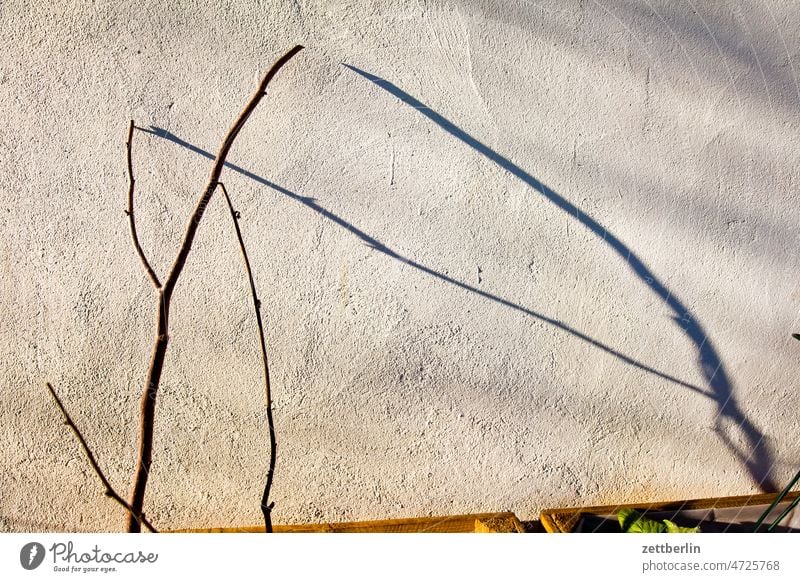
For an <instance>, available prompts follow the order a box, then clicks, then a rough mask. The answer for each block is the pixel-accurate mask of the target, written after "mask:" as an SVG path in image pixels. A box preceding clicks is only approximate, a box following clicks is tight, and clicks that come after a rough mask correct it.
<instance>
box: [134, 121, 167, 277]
mask: <svg viewBox="0 0 800 582" xmlns="http://www.w3.org/2000/svg"><path fill="white" fill-rule="evenodd" d="M134 129H136V126H135V125H134V124H133V119H131V124H130V125H129V126H128V141H127V142H126V144H125V145H126V147H127V150H128V184H129V185H128V210H126V211H125V214H127V215H128V222H130V225H131V237H132V238H133V246H134V247H136V252H137V253H138V255H139V259H140V260H141V261H142V266H143V267H144V270H145V271H147V276H148V277H150V280H151V281H152V282H153V285H155V287H156V289H160V288H161V282H160V281H159V280H158V275H156V272H155V271H154V270H153V267H151V266H150V262H149V261H148V260H147V257H146V256H145V254H144V250H143V249H142V245H140V244H139V235H137V234H136V219H135V218H134V215H133V190H134V186H135V184H136V180H135V179H134V178H133V130H134Z"/></svg>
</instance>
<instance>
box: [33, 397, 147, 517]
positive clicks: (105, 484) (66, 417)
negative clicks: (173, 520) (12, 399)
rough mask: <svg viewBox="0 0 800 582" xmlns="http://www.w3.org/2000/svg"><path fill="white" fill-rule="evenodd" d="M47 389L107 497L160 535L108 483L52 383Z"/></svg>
mask: <svg viewBox="0 0 800 582" xmlns="http://www.w3.org/2000/svg"><path fill="white" fill-rule="evenodd" d="M47 389H48V390H49V391H50V395H51V396H52V397H53V399H54V400H55V401H56V404H57V405H58V408H59V409H60V410H61V414H63V415H64V424H66V425H67V426H69V427H70V428H71V429H72V432H74V433H75V436H76V437H78V441H79V442H80V443H81V447H83V452H85V453H86V456H87V457H88V458H89V463H90V464H91V465H92V469H94V472H95V473H97V476H98V477H99V478H100V481H101V482H102V483H103V487H105V489H106V490H105V494H106V497H110V498H111V499H113V500H114V501H116V502H117V503H119V504H120V505H121V506H122V507H124V508H125V510H126V511H127V512H128V513H129V514H130V515H131V516H132V517H133V519H136V520H137V521H138V522H140V523H143V524H144V526H145V527H146V528H147V529H149V530H150V531H151V532H153V533H158V532H157V531H156V528H154V527H153V524H151V523H150V522H149V521H148V520H147V518H146V517H145V516H144V514H143V513H138V514H137V513H135V512H134V511H133V508H132V507H131V506H130V505H128V502H127V501H125V500H124V499H123V498H122V497H120V496H119V495H118V494H117V492H116V491H114V488H113V487H112V486H111V483H109V482H108V479H106V476H105V475H104V474H103V471H102V470H101V469H100V466H99V465H98V464H97V460H96V459H95V458H94V454H92V450H91V449H90V448H89V445H88V444H86V439H85V438H83V434H81V431H80V430H79V429H78V427H77V426H76V425H75V423H74V422H73V420H72V417H70V415H69V413H68V412H67V409H66V408H64V404H63V403H62V402H61V399H60V398H59V397H58V394H56V391H55V390H53V387H52V386H51V385H50V382H47Z"/></svg>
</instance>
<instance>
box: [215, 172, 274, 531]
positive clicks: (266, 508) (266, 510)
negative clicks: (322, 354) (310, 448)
mask: <svg viewBox="0 0 800 582" xmlns="http://www.w3.org/2000/svg"><path fill="white" fill-rule="evenodd" d="M219 187H220V188H222V193H223V194H224V195H225V200H226V201H227V203H228V209H229V210H230V212H231V219H232V220H233V226H234V228H235V229H236V238H238V239H239V249H240V250H241V251H242V258H243V259H244V267H245V270H246V271H247V278H248V279H249V281H250V294H251V295H252V296H253V307H254V308H255V311H256V322H257V323H258V339H259V341H260V342H261V360H262V362H263V363H264V392H265V393H266V400H267V425H268V426H269V444H270V447H269V448H270V454H269V469H268V470H267V481H266V484H265V485H264V494H263V495H262V497H261V512H262V513H263V514H264V531H265V532H266V533H272V508H273V507H274V506H275V504H274V503H270V502H269V492H270V490H271V489H272V477H273V475H274V473H275V460H276V454H277V448H278V447H277V443H276V440H275V424H274V422H273V420H272V396H271V393H270V384H269V363H268V361H267V347H266V343H265V341H264V324H263V322H262V320H261V301H260V300H259V299H258V294H257V293H256V284H255V281H254V280H253V271H252V269H251V268H250V259H249V258H248V257H247V249H246V248H245V246H244V239H243V238H242V231H241V229H240V228H239V213H238V212H236V210H234V208H233V202H231V197H230V196H228V190H227V189H226V188H225V184H223V183H222V182H219Z"/></svg>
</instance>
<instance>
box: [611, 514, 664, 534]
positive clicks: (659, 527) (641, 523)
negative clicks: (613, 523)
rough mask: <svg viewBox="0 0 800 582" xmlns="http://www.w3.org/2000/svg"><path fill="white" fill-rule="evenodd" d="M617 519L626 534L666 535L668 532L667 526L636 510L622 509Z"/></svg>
mask: <svg viewBox="0 0 800 582" xmlns="http://www.w3.org/2000/svg"><path fill="white" fill-rule="evenodd" d="M617 519H618V520H619V526H620V527H621V528H622V531H624V532H625V533H664V532H666V531H667V526H666V525H664V524H663V523H661V522H658V521H655V520H652V519H648V518H646V517H644V516H643V515H642V514H641V513H639V512H638V511H636V510H635V509H630V508H626V509H621V510H620V511H619V513H617Z"/></svg>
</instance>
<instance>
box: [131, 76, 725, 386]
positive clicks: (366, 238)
mask: <svg viewBox="0 0 800 582" xmlns="http://www.w3.org/2000/svg"><path fill="white" fill-rule="evenodd" d="M345 66H347V65H345ZM351 68H352V67H351ZM137 129H139V130H140V131H143V132H145V133H149V134H152V135H154V136H157V137H160V138H162V139H165V140H167V141H170V142H173V143H175V144H177V145H179V146H182V147H184V148H186V149H188V150H190V151H192V152H194V153H196V154H198V155H200V156H203V157H205V158H208V159H210V160H213V159H214V155H213V154H211V153H209V152H208V151H206V150H204V149H202V148H199V147H197V146H195V145H194V144H191V143H189V142H187V141H185V140H183V139H181V138H180V137H178V136H176V135H175V134H173V133H171V132H169V131H167V130H166V129H163V128H160V127H155V126H152V125H151V126H150V128H149V129H147V128H143V127H137ZM225 167H226V168H227V169H229V170H232V171H234V172H236V173H238V174H241V175H243V176H245V177H247V178H249V179H251V180H253V181H254V182H257V183H259V184H262V185H264V186H267V187H269V188H271V189H273V190H275V191H276V192H279V193H281V194H283V195H284V196H286V197H288V198H291V199H292V200H295V201H296V202H299V203H300V204H302V205H303V206H305V207H307V208H309V209H311V210H313V211H314V212H316V213H318V214H320V215H321V216H324V217H325V218H327V219H328V220H330V221H331V222H333V223H335V224H336V225H338V226H340V227H341V228H343V229H345V230H347V231H348V232H350V233H351V234H353V235H355V236H356V237H358V238H359V239H361V240H362V241H363V242H364V243H365V244H366V245H367V246H369V247H370V248H372V249H374V250H376V251H378V252H380V253H382V254H384V255H386V256H388V257H390V258H392V259H395V260H397V261H400V262H402V263H404V264H406V265H409V266H410V267H413V268H414V269H417V270H419V271H421V272H423V273H426V274H428V275H430V276H432V277H435V278H436V279H439V280H441V281H444V282H446V283H449V284H451V285H454V286H456V287H459V288H461V289H464V290H466V291H471V292H472V293H476V294H477V295H480V296H481V297H484V298H485V299H489V300H491V301H495V302H497V303H499V304H501V305H504V306H505V307H508V308H510V309H513V310H515V311H518V312H520V313H523V314H525V315H528V316H530V317H533V318H534V319H537V320H539V321H541V322H543V323H547V324H549V325H552V326H553V327H555V328H557V329H559V330H561V331H563V332H565V333H568V334H569V335H572V336H574V337H576V338H578V339H580V340H582V341H585V342H587V343H588V344H590V345H592V346H594V347H596V348H598V349H599V350H601V351H603V352H605V353H607V354H609V355H611V356H614V357H615V358H618V359H619V360H621V361H623V362H625V363H626V364H629V365H631V366H633V367H635V368H637V369H639V370H642V371H644V372H647V373H649V374H653V375H655V376H657V377H659V378H662V379H664V380H667V381H669V382H672V383H674V384H677V385H679V386H682V387H684V388H688V389H689V390H692V391H694V392H697V393H699V394H702V395H703V396H707V397H709V398H712V399H716V396H715V394H714V393H713V392H709V391H708V390H705V389H703V388H701V387H699V386H696V385H694V384H691V383H689V382H685V381H683V380H680V379H679V378H676V377H674V376H671V375H670V374H667V373H664V372H661V371H659V370H657V369H655V368H653V367H651V366H648V365H647V364H644V363H642V362H639V361H637V360H635V359H634V358H631V357H630V356H627V355H625V354H624V353H622V352H620V351H618V350H615V349H614V348H612V347H610V346H608V345H606V344H604V343H602V342H600V341H598V340H596V339H594V338H592V337H590V336H588V335H586V334H584V333H583V332H581V331H579V330H577V329H575V328H573V327H571V326H569V325H567V324H565V323H563V322H561V321H559V320H557V319H553V318H552V317H548V316H546V315H544V314H542V313H539V312H536V311H533V310H531V309H528V308H526V307H523V306H521V305H517V304H516V303H513V302H511V301H509V300H508V299H504V298H503V297H499V296H497V295H493V294H492V293H488V292H487V291H484V290H483V289H478V288H476V287H473V286H472V285H469V284H467V283H464V282H462V281H458V280H457V279H453V278H452V277H449V276H447V275H445V274H443V273H439V272H438V271H434V270H433V269H431V268H429V267H426V266H425V265H422V264H420V263H417V262H416V261H413V260H411V259H409V258H407V257H405V256H403V255H401V254H400V253H398V252H396V251H394V250H393V249H391V248H389V247H387V246H386V245H384V244H383V243H381V242H380V241H378V240H377V239H375V238H374V237H372V236H370V235H369V234H367V233H366V232H364V231H362V230H361V229H359V228H357V227H356V226H354V225H352V224H350V223H349V222H347V221H345V220H344V219H343V218H341V217H339V216H337V215H336V214H334V213H332V212H330V211H329V210H326V209H325V208H323V207H322V206H320V205H319V204H318V203H317V201H316V199H314V198H309V197H305V196H300V195H298V194H296V193H294V192H292V191H290V190H287V189H286V188H283V187H282V186H279V185H277V184H275V183H274V182H270V181H269V180H267V179H265V178H263V177H261V176H259V175H257V174H255V173H253V172H251V171H249V170H246V169H244V168H242V167H240V166H237V165H236V164H232V163H230V162H226V163H225Z"/></svg>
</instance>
